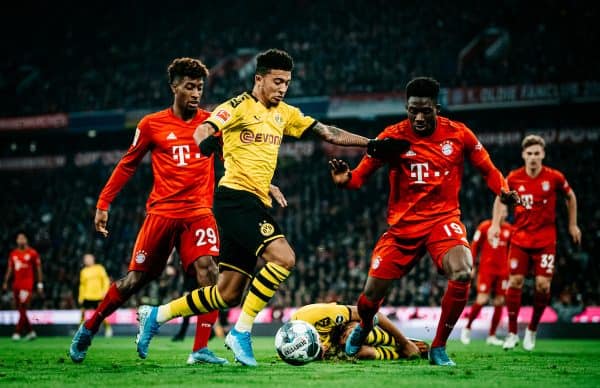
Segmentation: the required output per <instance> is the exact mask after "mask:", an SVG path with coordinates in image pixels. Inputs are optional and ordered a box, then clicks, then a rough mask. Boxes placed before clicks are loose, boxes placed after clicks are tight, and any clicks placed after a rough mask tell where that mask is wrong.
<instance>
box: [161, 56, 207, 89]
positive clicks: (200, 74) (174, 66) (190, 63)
mask: <svg viewBox="0 0 600 388" xmlns="http://www.w3.org/2000/svg"><path fill="white" fill-rule="evenodd" d="M167 74H168V75H169V84H173V83H175V82H178V81H179V80H180V79H182V78H183V77H185V76H187V77H190V78H191V79H199V78H206V77H208V68H207V67H206V65H204V63H202V62H201V61H200V60H199V59H195V58H189V57H182V58H175V59H173V62H171V64H170V65H169V67H168V68H167Z"/></svg>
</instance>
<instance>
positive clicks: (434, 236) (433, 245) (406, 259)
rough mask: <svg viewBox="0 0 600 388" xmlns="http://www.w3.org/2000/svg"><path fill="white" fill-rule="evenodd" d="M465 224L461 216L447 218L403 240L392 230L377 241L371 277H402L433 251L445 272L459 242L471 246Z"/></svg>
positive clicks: (433, 258)
mask: <svg viewBox="0 0 600 388" xmlns="http://www.w3.org/2000/svg"><path fill="white" fill-rule="evenodd" d="M466 236H467V234H466V229H465V226H464V225H463V224H462V222H460V218H459V217H450V218H446V219H444V220H442V221H440V222H438V223H437V224H435V225H434V226H433V227H432V228H431V229H430V230H429V233H427V234H425V235H423V236H421V237H418V238H410V239H403V238H401V237H398V236H396V235H392V234H390V233H388V232H386V233H384V234H383V235H382V236H381V237H380V238H379V241H377V244H376V245H375V248H374V249H373V254H372V256H371V268H370V269H369V276H371V277H374V278H380V279H400V278H401V277H403V276H404V275H406V274H407V273H408V272H410V270H411V269H412V267H413V266H414V265H415V264H416V263H417V261H418V260H419V259H420V258H421V257H423V256H424V255H425V253H427V252H429V254H430V255H431V259H432V260H433V262H434V263H435V265H436V266H437V268H438V270H439V271H443V265H442V261H443V259H444V255H446V253H447V252H448V251H449V250H450V249H451V248H454V247H455V246H457V245H463V246H465V247H467V248H469V242H468V240H467V238H466Z"/></svg>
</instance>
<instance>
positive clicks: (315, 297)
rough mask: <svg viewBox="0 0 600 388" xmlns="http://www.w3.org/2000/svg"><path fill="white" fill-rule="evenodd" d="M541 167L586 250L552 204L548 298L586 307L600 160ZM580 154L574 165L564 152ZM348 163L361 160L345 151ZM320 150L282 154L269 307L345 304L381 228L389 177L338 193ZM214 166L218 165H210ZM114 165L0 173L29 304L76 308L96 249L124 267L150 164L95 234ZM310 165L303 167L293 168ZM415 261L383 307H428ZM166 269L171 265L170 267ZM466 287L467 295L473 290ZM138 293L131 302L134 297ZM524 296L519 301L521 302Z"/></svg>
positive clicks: (8, 233)
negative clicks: (568, 204) (283, 266)
mask: <svg viewBox="0 0 600 388" xmlns="http://www.w3.org/2000/svg"><path fill="white" fill-rule="evenodd" d="M489 149H490V153H491V155H492V157H493V158H494V159H495V160H496V163H497V165H498V166H499V168H501V170H502V171H504V172H506V171H508V170H509V169H511V168H514V167H515V166H518V165H519V163H520V161H519V159H518V157H519V153H518V147H516V146H515V145H505V146H494V147H490V148H489ZM547 153H548V158H547V164H548V165H550V166H553V165H554V166H560V169H561V170H562V171H563V172H564V173H565V175H566V176H567V177H568V178H569V180H570V183H571V185H572V187H573V188H574V189H575V191H576V192H577V196H578V202H579V204H580V208H579V220H580V221H579V223H580V226H581V229H582V232H583V246H582V248H581V249H576V248H575V247H573V246H572V244H571V243H570V241H569V238H568V234H567V233H566V225H565V223H566V217H565V216H566V212H565V209H564V206H562V203H560V204H559V211H558V214H559V217H558V218H559V222H558V230H559V241H558V255H557V261H556V262H557V267H558V268H557V271H556V275H555V279H554V281H553V296H554V297H555V299H558V298H557V297H558V296H559V295H560V293H561V291H563V290H564V289H568V290H569V292H571V293H572V294H573V295H574V296H579V297H581V298H582V300H583V302H584V304H585V305H597V304H598V303H600V294H599V291H598V290H599V286H600V277H599V275H600V267H599V264H598V262H597V261H595V260H592V259H591V258H593V257H597V256H598V255H599V254H600V236H599V235H598V234H597V232H596V231H597V230H598V229H599V224H600V212H599V211H598V209H599V208H600V203H599V200H598V197H597V196H596V195H594V193H595V192H596V191H595V186H594V185H595V184H596V183H595V181H594V171H593V170H594V168H595V166H598V165H600V159H599V158H600V156H599V155H598V154H597V153H594V152H592V147H581V145H579V144H569V143H562V144H560V145H558V144H552V145H551V146H549V148H548V152H547ZM574 154H577V156H578V162H577V163H570V162H569V160H570V157H571V156H572V155H574ZM348 160H349V161H350V162H351V164H352V165H355V164H356V163H357V162H358V157H357V156H353V157H350V158H349V159H348ZM326 162H327V155H326V153H325V151H324V150H322V149H320V147H318V146H317V147H316V151H315V152H314V154H313V155H311V156H308V157H305V158H282V159H281V161H280V166H279V171H278V174H277V175H276V177H275V179H274V183H275V184H277V185H279V186H280V187H281V189H282V191H283V192H284V193H285V195H286V196H287V199H288V203H289V206H288V208H286V209H281V208H278V207H276V208H275V209H274V212H275V214H276V218H277V219H278V221H279V222H280V225H281V226H282V227H283V229H284V231H285V233H286V235H287V236H288V238H289V240H290V241H291V243H292V244H293V245H294V247H295V248H296V254H297V257H298V260H297V267H296V269H295V270H294V273H293V275H292V276H291V278H290V279H289V281H288V282H287V283H285V284H284V285H283V286H282V287H281V288H280V292H278V293H277V294H276V297H275V299H274V301H273V303H272V305H273V306H281V307H284V306H300V305H304V304H308V303H314V302H317V301H332V300H338V301H340V302H346V303H351V302H352V301H354V300H356V298H357V296H358V294H359V293H360V290H361V289H362V286H363V283H364V281H365V277H366V273H367V268H368V265H369V260H370V253H371V249H372V247H373V246H374V243H375V242H376V240H377V239H378V237H379V236H380V234H381V233H382V232H383V231H384V230H385V227H386V225H385V210H386V205H387V192H388V190H387V185H388V183H387V179H386V176H387V175H386V174H385V173H384V172H383V171H381V172H379V173H378V174H376V176H374V177H373V180H374V182H371V184H369V185H367V187H365V188H363V189H361V190H358V191H346V190H339V189H337V188H336V187H335V186H334V185H333V183H331V181H330V177H329V171H328V169H327V163H326ZM217 168H218V171H219V169H221V168H222V167H220V166H218V167H217ZM111 170H112V166H105V165H103V164H101V163H97V164H94V165H90V166H86V167H76V166H75V165H73V163H68V164H67V166H66V167H64V168H59V169H54V170H43V171H35V172H34V171H31V172H29V171H27V172H23V171H18V172H2V173H1V174H0V177H1V179H2V181H3V182H4V183H6V186H5V187H6V188H7V189H5V190H1V191H0V204H1V205H0V206H1V209H2V214H3V215H4V216H3V222H1V223H0V228H1V229H2V230H0V236H2V241H0V246H1V247H2V251H1V252H2V257H1V258H0V268H1V269H0V274H2V273H3V272H4V270H5V268H6V255H7V254H8V249H9V248H10V247H12V246H13V245H14V238H13V236H14V233H15V231H16V230H17V229H19V228H21V227H23V228H25V230H27V231H28V232H29V234H30V242H31V245H32V246H33V247H34V248H36V249H37V250H38V251H39V252H40V254H41V257H42V263H43V270H44V273H45V279H47V280H46V285H45V293H46V299H45V300H43V301H42V300H37V301H36V302H34V305H33V307H44V308H60V309H67V308H75V307H76V300H77V295H76V292H77V286H78V276H79V270H80V268H81V259H82V256H83V254H84V253H86V252H93V253H94V254H96V256H97V259H98V262H100V263H102V264H104V265H105V267H106V269H107V271H108V273H109V275H110V276H111V277H112V278H113V279H116V278H119V277H120V276H122V275H123V274H125V273H126V270H127V265H128V263H129V260H130V255H131V249H132V247H131V244H133V242H134V241H135V234H136V231H137V228H138V227H139V225H140V224H141V221H142V219H143V217H144V206H145V198H146V196H147V193H148V191H149V189H150V186H151V171H150V167H149V165H148V164H143V165H142V166H141V167H140V169H139V170H138V173H137V174H136V175H135V176H134V178H133V179H132V181H131V182H130V183H129V184H128V185H127V186H126V187H125V189H124V192H122V193H121V194H120V195H119V197H118V198H117V200H116V201H115V204H114V206H113V207H112V209H111V212H110V219H109V228H108V229H109V231H110V235H109V238H108V239H104V238H102V237H100V236H99V235H97V234H96V232H94V229H93V222H92V221H93V215H94V211H95V209H94V207H95V203H96V198H97V195H98V192H99V190H100V188H101V186H102V184H103V183H104V181H105V180H106V178H107V176H108V175H109V174H110V172H111ZM299 171H303V172H306V171H310V172H311V173H310V174H308V173H298V172H299ZM461 200H462V204H463V206H462V209H463V217H462V219H463V221H464V223H465V226H466V227H467V229H468V231H469V235H470V236H469V237H471V235H472V233H473V232H474V230H475V228H476V226H477V224H478V223H479V222H480V221H481V220H483V219H485V218H488V217H489V216H490V212H491V205H492V201H493V196H492V194H491V193H490V192H489V190H487V188H486V187H485V184H484V182H483V181H482V179H481V178H480V177H479V175H478V174H476V173H474V171H473V170H472V169H471V167H468V165H467V169H466V171H465V177H464V179H463V188H462V190H461ZM427 260H428V259H423V260H421V261H420V262H419V264H418V265H417V266H416V267H415V268H414V269H413V270H412V272H411V273H410V274H409V275H408V276H407V277H405V278H403V279H402V280H401V281H400V282H399V283H398V284H397V286H396V287H394V288H393V290H392V292H391V293H390V295H389V297H388V298H387V300H386V304H388V305H415V306H437V305H439V300H440V298H441V295H442V293H443V290H444V284H445V280H444V278H443V276H440V275H438V274H437V273H436V272H435V269H434V266H432V265H430V264H429V263H428V262H427ZM174 267H175V268H179V266H178V265H177V264H176V263H175V265H174ZM181 291H182V277H181V276H180V273H179V272H178V271H175V275H173V274H170V275H163V277H161V278H160V279H159V280H158V281H156V282H153V283H152V284H151V285H150V286H148V287H147V288H146V289H144V290H143V291H142V292H141V293H139V294H138V296H137V297H134V298H132V299H131V300H130V301H129V302H128V303H129V305H130V306H137V305H138V304H139V303H142V302H143V303H160V302H165V301H168V300H170V299H171V298H173V297H176V296H179V295H180V293H181ZM472 292H474V291H473V290H472ZM136 298H137V299H136ZM528 302H530V301H528V300H527V299H525V300H524V303H525V304H527V303H528ZM10 306H11V304H10V295H9V294H5V295H4V296H3V298H2V299H1V300H0V308H2V309H4V308H10Z"/></svg>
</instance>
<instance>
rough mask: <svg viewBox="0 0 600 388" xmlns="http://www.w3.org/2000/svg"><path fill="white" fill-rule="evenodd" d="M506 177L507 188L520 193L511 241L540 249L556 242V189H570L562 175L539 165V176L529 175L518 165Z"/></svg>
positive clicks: (565, 190) (566, 191)
mask: <svg viewBox="0 0 600 388" xmlns="http://www.w3.org/2000/svg"><path fill="white" fill-rule="evenodd" d="M507 180H508V185H509V186H510V188H511V189H513V190H516V191H517V193H519V196H520V197H521V204H522V206H517V207H515V222H514V223H513V226H514V233H513V237H512V240H511V241H512V243H514V244H516V245H518V246H520V247H523V248H543V247H546V246H548V245H549V244H552V243H554V242H556V197H557V192H558V191H562V192H563V193H564V194H568V193H569V192H571V187H570V186H569V183H568V182H567V180H566V179H565V177H564V175H563V174H562V173H561V172H560V171H558V170H555V169H553V168H550V167H546V166H542V170H541V171H540V173H539V174H538V176H536V177H535V178H532V177H530V176H529V175H527V172H525V167H521V168H518V169H516V170H513V171H511V172H510V174H508V177H507Z"/></svg>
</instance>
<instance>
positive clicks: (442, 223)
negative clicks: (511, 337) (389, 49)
mask: <svg viewBox="0 0 600 388" xmlns="http://www.w3.org/2000/svg"><path fill="white" fill-rule="evenodd" d="M438 93H439V83H438V82H437V81H436V80H434V79H432V78H425V77H419V78H415V79H413V80H412V81H410V82H409V83H408V84H407V86H406V97H407V105H406V110H407V112H408V119H406V120H403V121H401V122H399V123H397V124H394V125H391V126H389V127H387V128H386V129H385V130H384V131H383V132H382V133H380V134H379V136H378V138H385V137H391V138H395V139H404V140H405V141H407V142H408V143H409V147H407V149H406V150H405V151H404V152H401V153H397V154H395V155H393V156H390V157H388V158H387V159H375V158H371V157H368V156H367V157H364V158H363V159H362V160H361V162H360V164H359V165H358V166H357V167H356V168H355V169H354V170H352V171H350V168H349V167H348V164H347V163H346V162H344V161H341V160H337V159H333V160H331V161H330V167H331V170H332V171H331V174H332V178H333V181H334V182H335V183H336V184H337V185H338V186H341V187H344V188H347V189H358V188H359V187H361V186H362V185H363V184H364V183H365V181H366V179H367V178H368V177H369V176H370V175H371V174H373V172H375V170H377V169H378V168H380V167H382V166H383V165H385V164H388V166H389V182H390V195H389V201H388V216H387V221H388V224H389V228H388V230H387V232H386V233H384V234H383V235H382V236H381V238H380V239H379V241H378V242H377V245H376V246H375V248H374V250H373V254H372V259H371V268H370V270H369V276H368V278H367V282H366V284H365V287H364V290H363V293H362V294H361V295H360V297H359V299H358V303H357V307H358V312H359V314H360V317H361V322H360V324H359V325H357V326H356V327H355V329H354V330H353V332H352V334H351V336H350V338H349V340H348V341H346V353H347V354H349V355H354V354H356V352H357V351H358V350H359V349H360V346H361V344H362V343H363V342H364V340H365V338H366V335H367V334H368V333H369V332H370V331H371V329H372V327H373V317H374V316H375V314H376V313H377V311H378V310H379V307H380V306H381V303H382V302H383V298H384V297H385V295H386V294H387V292H388V290H389V288H390V287H391V285H392V281H393V280H394V279H399V278H401V277H403V276H404V275H406V274H407V273H408V272H409V271H410V269H411V268H412V267H413V266H414V265H415V263H416V262H417V260H419V259H420V258H421V257H422V256H423V255H425V253H427V252H429V253H430V255H431V257H432V259H433V261H434V263H435V265H436V266H437V268H438V269H439V270H440V271H443V272H444V273H445V274H446V276H447V277H448V279H449V281H448V288H447V290H446V292H445V294H444V297H443V299H442V313H441V316H440V320H439V324H438V328H437V332H436V335H435V338H434V339H433V342H432V344H431V351H430V354H429V359H430V362H431V364H434V365H444V366H453V365H455V363H454V361H452V360H451V359H450V358H449V357H448V355H447V353H446V341H447V339H448V336H449V335H450V332H451V331H452V328H453V327H454V324H455V323H456V321H457V320H458V318H459V317H460V314H461V313H462V310H463V308H464V307H465V304H466V302H467V297H468V293H469V283H470V281H471V271H472V261H473V260H472V257H471V250H470V249H469V242H468V240H467V237H466V232H465V227H464V225H463V224H462V222H461V221H460V209H459V204H458V192H459V190H460V182H461V178H462V175H463V170H464V161H465V159H469V160H470V161H471V163H472V164H473V165H474V166H475V167H476V168H477V169H478V170H479V172H480V173H481V174H482V175H483V177H484V178H485V180H486V182H487V185H488V187H489V188H490V189H491V190H492V191H493V192H494V193H496V194H497V195H501V196H502V198H503V200H504V201H506V202H508V203H513V202H514V201H518V197H517V195H516V193H514V192H513V193H511V192H509V190H508V186H507V184H506V181H505V179H504V177H503V176H502V173H501V172H500V171H498V169H497V168H496V167H495V166H494V164H493V163H492V161H491V160H490V157H489V155H488V153H487V151H486V150H485V148H484V147H483V146H482V145H481V143H480V142H479V141H478V140H477V138H476V137H475V135H474V134H473V132H471V130H470V129H469V128H467V127H466V126H465V125H464V124H462V123H459V122H455V121H451V120H449V119H447V118H445V117H441V116H438V112H439V109H440V105H439V104H438V103H437V97H438Z"/></svg>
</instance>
